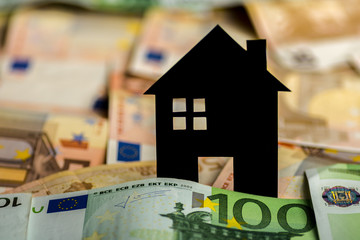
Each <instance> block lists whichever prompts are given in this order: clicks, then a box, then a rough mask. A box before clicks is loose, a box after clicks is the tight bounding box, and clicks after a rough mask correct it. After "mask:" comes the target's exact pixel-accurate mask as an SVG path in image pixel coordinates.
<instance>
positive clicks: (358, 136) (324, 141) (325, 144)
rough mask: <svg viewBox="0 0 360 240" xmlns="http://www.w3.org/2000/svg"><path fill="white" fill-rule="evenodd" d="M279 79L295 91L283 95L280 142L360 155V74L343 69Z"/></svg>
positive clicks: (279, 109)
mask: <svg viewBox="0 0 360 240" xmlns="http://www.w3.org/2000/svg"><path fill="white" fill-rule="evenodd" d="M275 71H276V70H275ZM279 76H280V77H281V78H280V79H282V82H283V83H284V84H285V85H286V86H287V87H288V88H289V89H291V93H286V94H279V107H278V111H279V126H278V130H279V141H282V142H289V143H293V144H301V145H304V146H314V147H317V148H329V149H335V150H338V151H343V152H353V153H356V152H357V153H360V150H359V140H360V114H359V113H360V106H359V104H358V102H359V96H360V92H359V89H360V84H359V82H360V81H359V80H360V78H359V75H358V74H357V73H355V72H354V71H352V70H351V69H349V68H343V69H336V70H331V71H326V72H322V73H295V72H293V73H288V74H285V75H279Z"/></svg>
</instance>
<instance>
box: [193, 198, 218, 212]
mask: <svg viewBox="0 0 360 240" xmlns="http://www.w3.org/2000/svg"><path fill="white" fill-rule="evenodd" d="M196 201H198V202H200V203H201V208H206V207H207V208H210V209H211V210H213V211H214V212H216V210H215V208H214V207H215V206H218V205H219V204H218V203H214V202H212V201H211V200H210V199H209V198H206V199H205V200H200V199H196Z"/></svg>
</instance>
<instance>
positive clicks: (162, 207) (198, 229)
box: [27, 178, 317, 240]
mask: <svg viewBox="0 0 360 240" xmlns="http://www.w3.org/2000/svg"><path fill="white" fill-rule="evenodd" d="M28 225H29V227H28V229H29V230H28V232H27V239H28V240H32V239H37V240H42V239H48V237H49V236H50V235H52V234H53V233H54V232H56V233H57V234H56V238H57V239H74V240H76V239H79V240H80V239H86V240H89V239H127V240H130V239H162V240H174V239H177V240H181V239H194V238H196V239H275V238H276V239H317V233H316V225H315V219H314V213H313V210H312V208H311V207H310V205H309V202H308V201H304V200H294V199H293V200H290V199H277V198H269V197H261V196H256V195H250V194H245V193H239V192H232V191H228V190H223V189H217V188H212V187H209V186H205V185H201V184H198V183H194V182H190V181H184V180H178V179H169V178H157V179H156V178H154V179H146V180H140V181H134V182H128V183H124V184H120V185H114V186H110V187H105V188H100V189H93V190H88V191H80V192H73V193H66V194H60V195H51V196H44V197H34V198H33V199H32V203H31V211H30V217H29V223H28Z"/></svg>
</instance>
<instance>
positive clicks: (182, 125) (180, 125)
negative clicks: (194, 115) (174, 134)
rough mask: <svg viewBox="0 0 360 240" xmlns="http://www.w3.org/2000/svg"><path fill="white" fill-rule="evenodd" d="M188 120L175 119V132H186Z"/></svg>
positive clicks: (182, 118) (183, 118)
mask: <svg viewBox="0 0 360 240" xmlns="http://www.w3.org/2000/svg"><path fill="white" fill-rule="evenodd" d="M185 129H186V118H185V117H173V130H185Z"/></svg>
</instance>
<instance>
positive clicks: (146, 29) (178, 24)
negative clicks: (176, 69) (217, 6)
mask: <svg viewBox="0 0 360 240" xmlns="http://www.w3.org/2000/svg"><path fill="white" fill-rule="evenodd" d="M244 16H245V13H244V12H241V11H240V12H239V11H238V12H235V13H234V12H233V11H231V10H227V11H226V10H223V11H205V12H204V11H188V10H186V9H168V8H153V9H150V10H148V11H147V12H146V14H145V16H144V23H143V26H142V28H141V31H140V35H139V39H138V41H137V44H136V46H135V48H134V51H133V53H132V57H131V60H130V63H129V68H128V70H129V72H130V73H131V74H134V75H136V76H140V77H145V78H148V79H153V80H157V79H158V78H159V77H160V76H162V75H163V74H164V73H165V72H166V71H167V70H169V69H170V67H172V66H173V65H174V64H175V63H176V62H177V61H179V60H180V58H182V57H183V56H184V55H185V54H186V53H187V52H188V51H189V50H190V49H191V48H193V47H194V46H195V44H197V43H198V42H199V41H200V40H201V39H202V38H203V37H204V36H205V35H206V34H207V33H208V32H209V31H210V30H211V29H212V28H214V27H215V26H216V25H217V24H219V25H221V27H222V28H224V29H225V31H227V32H228V34H230V35H231V36H232V37H233V38H234V39H235V40H236V41H238V42H239V44H241V45H242V46H246V44H245V41H246V40H247V39H253V38H255V34H254V33H253V32H252V31H251V30H249V29H251V27H249V25H250V23H248V21H246V20H245V19H246V17H244ZM239 19H240V20H239ZM236 20H239V21H236ZM247 23H248V24H247Z"/></svg>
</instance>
